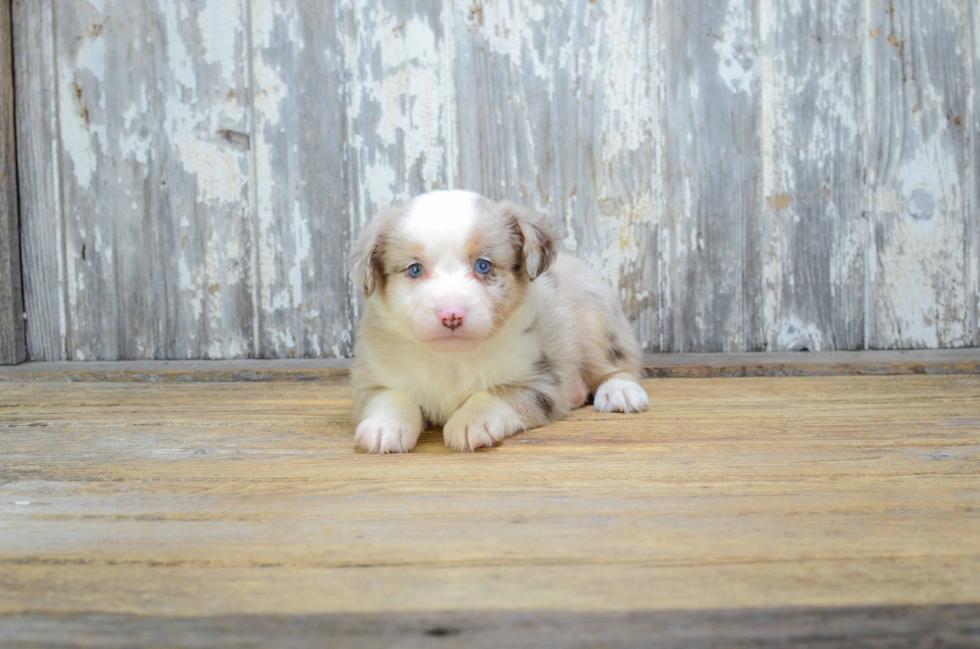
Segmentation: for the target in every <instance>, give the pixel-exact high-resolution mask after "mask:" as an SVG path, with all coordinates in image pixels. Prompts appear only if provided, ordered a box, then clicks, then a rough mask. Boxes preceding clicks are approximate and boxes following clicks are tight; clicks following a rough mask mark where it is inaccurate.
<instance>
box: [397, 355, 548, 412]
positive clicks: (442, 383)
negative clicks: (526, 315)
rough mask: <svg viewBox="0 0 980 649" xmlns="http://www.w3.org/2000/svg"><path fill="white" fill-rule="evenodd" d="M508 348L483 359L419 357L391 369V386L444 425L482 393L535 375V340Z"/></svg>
mask: <svg viewBox="0 0 980 649" xmlns="http://www.w3.org/2000/svg"><path fill="white" fill-rule="evenodd" d="M522 342H523V343H524V344H520V345H514V346H508V348H506V349H502V350H499V351H498V352H497V353H495V354H492V355H488V356H486V357H481V358H470V359H457V358H451V357H450V358H445V357H429V358H425V357H417V358H415V359H412V360H410V359H407V358H406V359H404V360H405V361H406V362H401V363H398V367H397V369H396V368H391V369H392V370H394V372H393V374H394V375H389V377H388V378H389V380H390V381H391V382H392V383H397V384H398V385H397V386H392V387H398V388H399V389H401V390H403V391H405V392H407V393H408V394H409V395H410V396H411V397H412V398H413V399H414V400H415V401H416V403H418V404H419V406H421V407H422V409H423V410H424V411H425V413H426V415H427V417H428V418H429V420H430V421H431V422H432V423H434V424H443V423H445V422H446V420H448V419H449V417H451V416H452V414H453V413H454V412H456V410H458V409H459V408H460V407H461V406H462V405H463V404H464V403H465V402H466V400H467V399H469V397H470V396H471V395H472V394H473V393H474V392H477V391H479V390H484V389H488V388H491V387H494V386H498V385H508V384H515V383H519V382H521V381H523V380H525V379H526V378H527V377H528V376H529V375H530V374H531V373H532V372H533V369H532V366H533V363H534V361H535V360H536V359H537V358H538V356H540V352H539V351H538V346H537V343H536V341H532V340H528V341H522Z"/></svg>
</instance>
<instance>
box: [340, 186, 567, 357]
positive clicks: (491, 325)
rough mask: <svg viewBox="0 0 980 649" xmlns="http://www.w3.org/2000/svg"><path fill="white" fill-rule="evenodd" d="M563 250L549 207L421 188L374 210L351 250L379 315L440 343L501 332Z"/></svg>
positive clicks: (354, 271) (474, 341)
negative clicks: (543, 210) (547, 215)
mask: <svg viewBox="0 0 980 649" xmlns="http://www.w3.org/2000/svg"><path fill="white" fill-rule="evenodd" d="M556 255H557V244H556V241H555V236H554V234H553V233H552V230H551V228H550V227H548V225H547V222H546V220H545V219H544V217H543V216H541V215H539V214H537V213H535V212H533V211H531V210H528V209H526V208H523V207H520V206H518V205H515V204H513V203H496V202H494V201H491V200H489V199H486V198H483V197H481V196H479V195H477V194H473V193H471V192H463V191H439V192H431V193H429V194H424V195H422V196H419V197H417V198H414V199H412V200H411V201H409V202H408V203H407V204H405V205H402V206H399V207H394V208H391V209H388V210H386V211H385V212H382V213H381V214H379V215H378V216H377V217H375V218H374V219H373V220H372V221H371V222H370V223H369V224H368V225H367V227H365V228H364V230H363V231H362V232H361V235H360V237H358V240H357V242H356V243H355V245H354V249H353V253H352V256H351V276H352V277H353V279H354V282H355V283H356V284H357V285H359V286H360V287H362V288H363V290H364V293H365V295H367V296H368V298H370V299H372V300H374V301H376V303H377V304H378V306H379V308H378V309H376V310H374V313H375V314H377V315H375V316H370V317H379V318H383V319H384V320H385V322H384V323H379V324H383V325H385V326H387V327H388V328H391V329H394V330H396V331H398V332H399V333H401V334H402V335H405V336H408V337H410V338H414V339H416V340H418V341H420V342H422V343H424V344H426V345H428V346H429V347H430V348H432V349H433V350H435V351H461V350H466V349H469V348H471V347H475V346H477V345H479V344H480V343H482V342H483V341H485V340H487V339H488V338H491V337H493V336H494V334H496V333H497V331H498V330H499V329H500V327H501V326H502V325H503V324H504V323H506V322H507V320H508V319H509V318H510V316H511V315H512V314H513V313H514V310H515V309H516V308H517V307H518V306H519V305H520V303H521V300H522V299H523V298H524V295H525V293H526V291H527V287H528V282H531V281H533V280H534V279H535V278H536V277H538V276H539V275H541V273H543V272H544V271H546V270H547V269H548V266H550V265H551V263H552V262H553V261H554V259H555V256H556Z"/></svg>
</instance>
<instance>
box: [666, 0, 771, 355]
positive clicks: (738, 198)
mask: <svg viewBox="0 0 980 649" xmlns="http://www.w3.org/2000/svg"><path fill="white" fill-rule="evenodd" d="M663 2H664V4H663V7H662V9H661V12H660V14H661V16H663V20H662V21H661V34H662V38H663V41H664V47H665V66H666V70H667V81H666V88H667V99H666V105H667V111H666V112H667V118H666V124H665V127H664V128H665V131H666V137H667V144H666V151H667V160H666V163H665V169H664V178H665V195H666V202H667V210H666V213H665V217H664V226H663V228H664V231H663V234H662V235H661V242H662V244H663V248H662V250H661V255H662V256H663V258H664V270H663V273H662V289H661V290H662V291H663V293H664V309H663V314H662V320H663V332H664V337H665V342H664V344H663V349H664V350H665V351H674V352H688V351H705V352H707V351H724V352H736V351H759V350H762V349H764V348H765V345H766V335H765V331H764V326H763V320H762V315H763V313H762V256H761V255H762V253H761V250H762V245H763V241H764V233H763V232H762V228H761V223H760V221H761V216H760V215H761V213H762V211H763V206H762V197H761V195H760V191H759V186H760V180H761V174H762V164H761V149H760V147H761V144H760V137H759V131H758V128H757V124H758V123H759V119H760V117H761V116H760V86H759V61H758V52H759V41H758V34H757V30H756V27H757V25H758V14H757V11H758V7H757V6H756V5H755V4H754V3H746V2H742V1H740V0H698V1H697V2H682V1H680V0H663Z"/></svg>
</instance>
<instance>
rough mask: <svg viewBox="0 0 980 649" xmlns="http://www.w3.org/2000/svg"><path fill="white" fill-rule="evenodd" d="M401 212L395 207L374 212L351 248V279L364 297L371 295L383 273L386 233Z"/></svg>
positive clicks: (400, 209)
mask: <svg viewBox="0 0 980 649" xmlns="http://www.w3.org/2000/svg"><path fill="white" fill-rule="evenodd" d="M401 212H402V208H400V207H396V208H389V209H387V210H385V211H383V212H381V213H380V214H376V215H375V217H374V218H373V219H371V220H370V221H368V224H367V225H365V226H364V229H363V230H361V233H360V234H359V235H358V236H357V240H356V241H355V242H354V246H353V247H352V248H351V252H350V259H349V262H348V263H349V266H350V276H351V280H352V281H353V282H354V285H355V286H359V287H360V288H361V290H363V291H364V296H365V297H371V294H372V293H374V287H375V285H376V284H377V280H378V278H379V277H380V276H381V275H382V274H384V264H383V263H382V254H383V253H384V245H385V238H386V233H387V232H388V231H389V229H390V228H391V225H392V223H393V221H394V220H395V219H396V218H397V217H398V216H399V215H400V214H401Z"/></svg>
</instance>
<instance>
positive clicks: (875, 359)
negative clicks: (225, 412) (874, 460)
mask: <svg viewBox="0 0 980 649" xmlns="http://www.w3.org/2000/svg"><path fill="white" fill-rule="evenodd" d="M350 366H351V361H350V359H316V360H313V359H288V360H237V361H108V362H88V363H78V362H74V361H69V362H31V363H25V364H23V365H20V366H17V367H11V368H4V369H0V383H2V382H5V381H69V382H93V381H94V382H99V381H124V382H153V383H203V382H237V381H323V382H328V383H337V382H339V381H344V380H347V378H348V376H349V369H350ZM643 370H644V374H645V375H646V377H647V378H661V379H669V378H719V377H730V378H733V377H777V376H895V375H902V374H933V375H943V374H980V349H956V350H952V349H950V350H896V351H870V352H814V353H800V352H751V353H745V354H647V355H645V356H644V358H643Z"/></svg>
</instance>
